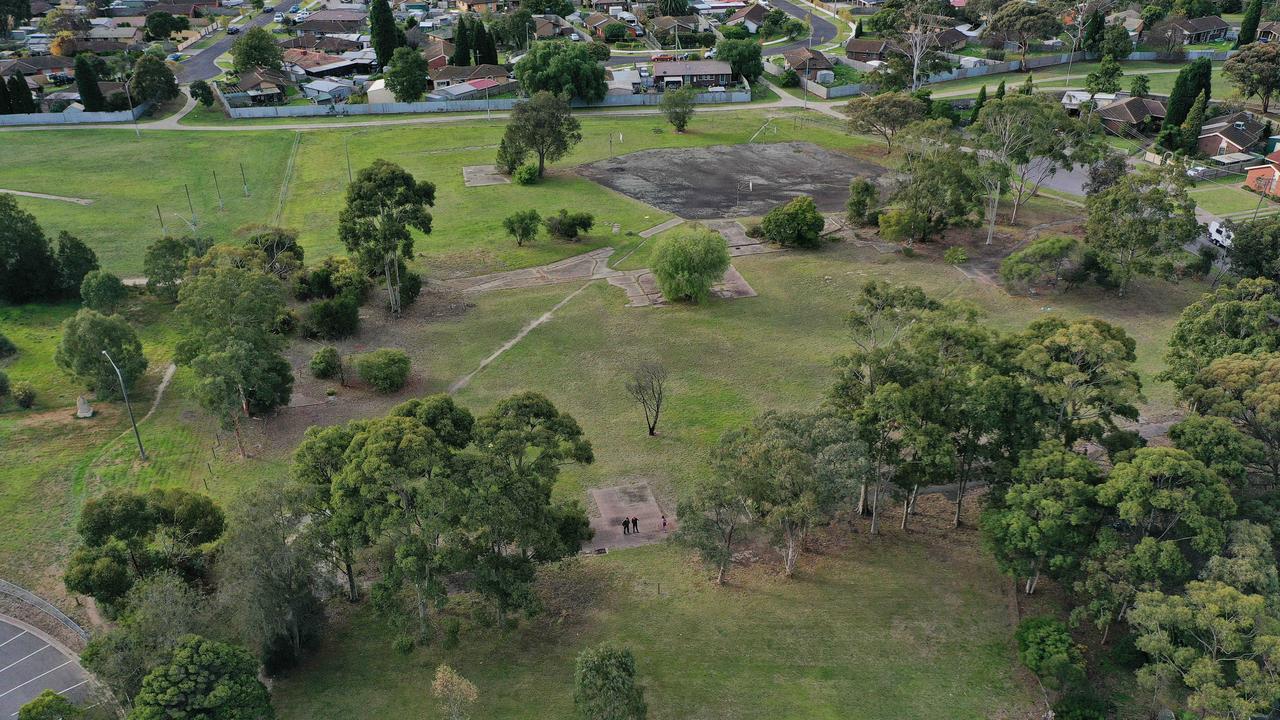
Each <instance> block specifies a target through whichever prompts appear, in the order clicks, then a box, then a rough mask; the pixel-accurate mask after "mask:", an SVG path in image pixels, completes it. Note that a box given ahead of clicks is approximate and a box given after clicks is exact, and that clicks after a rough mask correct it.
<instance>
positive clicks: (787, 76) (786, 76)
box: [778, 68, 800, 88]
mask: <svg viewBox="0 0 1280 720" xmlns="http://www.w3.org/2000/svg"><path fill="white" fill-rule="evenodd" d="M778 84H779V85H781V86H782V87H789V88H793V87H800V74H799V73H797V72H796V71H795V70H792V69H791V68H787V69H786V70H785V71H783V73H782V81H781V82H780V83H778Z"/></svg>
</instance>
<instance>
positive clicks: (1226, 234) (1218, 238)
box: [1209, 220, 1236, 248]
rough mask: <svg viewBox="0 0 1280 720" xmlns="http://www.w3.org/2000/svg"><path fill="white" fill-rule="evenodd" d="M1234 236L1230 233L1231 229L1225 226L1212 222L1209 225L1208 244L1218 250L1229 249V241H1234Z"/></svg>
mask: <svg viewBox="0 0 1280 720" xmlns="http://www.w3.org/2000/svg"><path fill="white" fill-rule="evenodd" d="M1235 238H1236V234H1235V233H1233V232H1231V228H1229V227H1227V226H1226V224H1224V223H1222V222H1219V221H1218V220H1214V221H1213V222H1211V223H1209V242H1211V243H1213V244H1214V245H1217V246H1218V247H1220V248H1229V247H1231V241H1233V240H1235Z"/></svg>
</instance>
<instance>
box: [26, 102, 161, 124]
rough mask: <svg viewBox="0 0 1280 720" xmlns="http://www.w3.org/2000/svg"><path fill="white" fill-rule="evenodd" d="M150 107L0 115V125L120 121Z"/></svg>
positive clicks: (128, 118) (140, 114) (137, 114)
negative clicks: (104, 110) (115, 110)
mask: <svg viewBox="0 0 1280 720" xmlns="http://www.w3.org/2000/svg"><path fill="white" fill-rule="evenodd" d="M149 107H151V104H150V103H143V104H141V105H139V106H137V107H135V108H134V109H133V112H129V111H128V110H121V111H119V112H60V113H22V114H19V115H0V126H6V125H8V126H17V125H85V124H92V123H121V122H131V121H133V120H137V119H138V118H139V117H141V116H142V114H143V113H145V112H146V111H147V108H149Z"/></svg>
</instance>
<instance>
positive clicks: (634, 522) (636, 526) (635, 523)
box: [631, 517, 640, 535]
mask: <svg viewBox="0 0 1280 720" xmlns="http://www.w3.org/2000/svg"><path fill="white" fill-rule="evenodd" d="M631 532H632V533H634V534H636V535H639V534H640V518H638V517H633V518H631Z"/></svg>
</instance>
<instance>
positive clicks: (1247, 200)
mask: <svg viewBox="0 0 1280 720" xmlns="http://www.w3.org/2000/svg"><path fill="white" fill-rule="evenodd" d="M1191 199H1192V200H1195V201H1196V204H1197V205H1199V206H1200V207H1202V208H1204V209H1205V210H1207V211H1208V212H1211V213H1213V214H1214V215H1217V216H1219V217H1221V216H1223V215H1228V214H1231V213H1239V212H1249V211H1252V210H1253V209H1254V208H1256V207H1258V196H1257V195H1255V194H1253V193H1251V192H1249V191H1248V190H1244V189H1243V188H1240V187H1234V186H1231V185H1217V186H1213V187H1206V188H1197V189H1195V190H1192V191H1191ZM1272 207H1275V205H1274V204H1272V203H1270V202H1268V201H1266V200H1263V201H1262V209H1263V210H1267V209H1269V208H1272Z"/></svg>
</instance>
